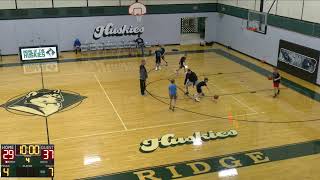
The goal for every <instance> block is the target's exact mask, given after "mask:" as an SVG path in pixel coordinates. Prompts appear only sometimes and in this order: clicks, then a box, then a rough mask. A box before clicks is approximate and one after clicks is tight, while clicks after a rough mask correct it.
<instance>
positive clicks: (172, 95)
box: [169, 94, 177, 99]
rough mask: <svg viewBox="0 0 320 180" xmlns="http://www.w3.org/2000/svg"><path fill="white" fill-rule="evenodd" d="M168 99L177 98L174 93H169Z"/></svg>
mask: <svg viewBox="0 0 320 180" xmlns="http://www.w3.org/2000/svg"><path fill="white" fill-rule="evenodd" d="M169 97H170V99H177V95H176V94H169Z"/></svg>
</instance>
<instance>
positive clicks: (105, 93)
mask: <svg viewBox="0 0 320 180" xmlns="http://www.w3.org/2000/svg"><path fill="white" fill-rule="evenodd" d="M93 75H94V78H95V79H96V80H97V82H98V83H99V85H100V87H101V89H102V91H103V93H104V95H105V96H106V98H107V99H108V101H109V102H110V104H111V106H112V108H113V110H114V112H115V113H116V114H117V116H118V118H119V120H120V121H121V124H122V125H123V127H124V129H125V130H128V128H127V127H126V125H125V124H124V122H123V120H122V118H121V116H120V115H119V113H118V111H117V109H116V107H115V106H114V105H113V103H112V101H111V99H110V97H109V95H108V94H107V92H106V90H105V89H104V88H103V86H102V84H101V83H100V80H99V79H98V77H97V75H96V74H95V73H94V74H93Z"/></svg>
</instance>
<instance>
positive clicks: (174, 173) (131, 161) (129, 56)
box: [0, 9, 320, 180]
mask: <svg viewBox="0 0 320 180" xmlns="http://www.w3.org/2000/svg"><path fill="white" fill-rule="evenodd" d="M137 13H138V14H135V15H143V14H144V13H145V12H144V10H143V9H139V11H137ZM258 16H260V15H258ZM258 16H256V17H258ZM261 16H263V15H261ZM138 18H140V17H138ZM249 18H250V17H249ZM258 19H259V20H260V21H261V22H265V21H266V20H264V19H263V18H261V17H259V18H258ZM261 19H262V20H261ZM137 22H141V19H137ZM142 22H143V20H142ZM261 22H260V23H261ZM252 24H253V25H252V26H255V27H253V28H252V27H251V24H250V23H248V24H247V27H246V28H247V30H248V31H262V32H258V33H262V34H263V33H267V32H264V31H265V30H266V28H265V27H264V26H261V24H260V26H259V25H257V24H254V22H253V23H252ZM254 28H255V29H254ZM252 33H255V32H252ZM182 34H185V33H182ZM190 34H194V32H192V33H190ZM164 47H165V49H166V54H165V57H166V59H165V60H166V61H167V62H168V66H165V65H162V66H161V70H159V71H155V69H154V67H155V62H154V61H155V58H154V51H155V50H157V49H158V48H159V46H158V44H156V43H155V44H154V45H152V46H151V45H150V46H148V47H146V48H145V50H144V55H145V56H144V57H143V56H142V54H141V52H140V50H139V49H138V50H136V49H134V50H133V51H131V50H130V51H129V50H128V49H129V48H127V47H125V48H123V49H121V50H117V49H115V50H107V51H106V50H99V49H97V50H94V51H88V52H82V53H80V54H75V53H74V52H60V53H59V58H58V59H57V60H54V61H50V62H41V63H39V62H32V63H23V62H20V59H19V56H18V55H8V56H3V57H2V59H1V62H0V77H1V84H0V87H1V88H0V105H1V108H0V117H1V118H0V121H1V124H2V127H1V130H0V136H1V141H0V143H1V144H53V145H54V159H55V161H54V177H52V178H51V179H56V180H69V179H107V180H109V179H110V180H111V179H112V180H120V179H121V180H131V179H132V180H161V179H163V180H168V179H192V180H193V179H199V180H206V179H314V180H316V179H320V173H319V166H318V164H319V162H320V156H319V152H320V144H319V143H320V141H319V139H320V135H319V134H320V130H319V127H320V118H319V116H320V111H319V109H320V87H319V86H318V85H316V84H313V83H310V82H307V81H306V80H302V79H300V78H298V77H296V76H294V75H292V74H290V73H287V72H285V71H282V70H279V72H280V74H281V77H282V79H281V84H280V91H281V93H280V94H279V96H278V97H276V98H274V97H273V95H274V91H273V86H272V81H270V80H268V77H269V76H271V75H272V71H273V66H272V65H270V64H268V63H266V62H264V61H259V60H257V59H255V58H252V57H249V56H247V55H245V54H242V53H240V52H238V51H235V50H233V49H230V48H227V47H228V45H226V46H223V45H221V44H218V43H214V44H213V45H212V44H211V45H205V46H203V45H199V44H192V45H190V44H189V45H164ZM184 55H186V57H187V62H186V63H187V65H188V67H189V68H190V69H191V70H192V71H193V72H195V73H196V74H197V76H198V78H199V80H201V81H202V80H203V79H204V78H205V77H206V78H208V79H209V81H208V83H207V85H208V88H209V89H210V92H209V91H207V89H206V88H203V92H204V94H205V96H203V97H201V101H200V102H195V100H194V98H193V95H194V94H195V93H196V88H195V87H190V88H189V91H190V94H189V95H185V87H184V79H185V74H184V72H183V70H180V71H179V73H177V72H176V70H177V69H178V67H179V60H180V58H181V57H182V56H184ZM142 59H145V60H146V69H147V71H148V79H147V88H146V95H145V96H141V94H140V87H139V66H140V61H141V60H142ZM171 79H175V81H176V85H177V95H178V98H177V105H176V109H175V111H174V112H172V111H171V110H169V96H168V86H169V84H170V80H171ZM214 95H218V96H219V98H218V99H217V100H214V99H213V96H214ZM1 179H6V178H1ZM8 179H9V178H8ZM10 179H14V178H10ZM22 179H23V178H22ZM28 179H30V180H31V179H38V178H28Z"/></svg>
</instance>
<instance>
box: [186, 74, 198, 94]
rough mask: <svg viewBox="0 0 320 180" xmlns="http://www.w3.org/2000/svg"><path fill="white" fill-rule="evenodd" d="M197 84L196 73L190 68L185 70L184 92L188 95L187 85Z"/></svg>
mask: <svg viewBox="0 0 320 180" xmlns="http://www.w3.org/2000/svg"><path fill="white" fill-rule="evenodd" d="M197 84H198V76H197V75H196V73H194V72H192V71H191V70H190V69H188V70H187V73H186V78H185V79H184V85H185V87H186V92H185V94H186V95H188V94H189V89H188V87H189V86H193V87H194V86H195V85H197Z"/></svg>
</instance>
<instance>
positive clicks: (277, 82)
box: [272, 68, 281, 98]
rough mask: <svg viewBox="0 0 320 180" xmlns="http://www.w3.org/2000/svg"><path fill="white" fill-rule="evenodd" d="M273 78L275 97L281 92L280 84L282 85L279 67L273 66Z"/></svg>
mask: <svg viewBox="0 0 320 180" xmlns="http://www.w3.org/2000/svg"><path fill="white" fill-rule="evenodd" d="M272 80H273V92H274V96H273V97H274V98H275V97H277V96H278V95H279V94H280V89H279V85H280V80H281V76H280V74H279V72H278V69H277V68H273V72H272Z"/></svg>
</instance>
